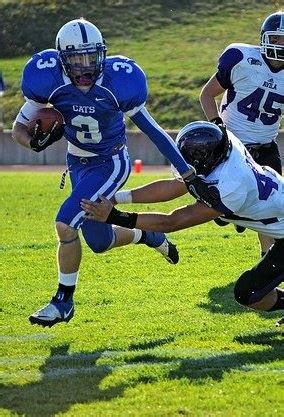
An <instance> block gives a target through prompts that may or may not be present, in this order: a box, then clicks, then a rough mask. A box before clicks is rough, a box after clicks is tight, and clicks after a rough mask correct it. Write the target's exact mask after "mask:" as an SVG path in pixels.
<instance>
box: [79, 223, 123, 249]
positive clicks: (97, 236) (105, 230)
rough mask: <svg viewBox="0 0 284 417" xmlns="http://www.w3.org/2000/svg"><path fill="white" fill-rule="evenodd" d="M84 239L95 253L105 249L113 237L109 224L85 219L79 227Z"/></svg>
mask: <svg viewBox="0 0 284 417" xmlns="http://www.w3.org/2000/svg"><path fill="white" fill-rule="evenodd" d="M81 229H82V234H83V236H84V239H85V241H86V243H87V245H88V246H89V248H91V249H92V251H93V252H95V253H102V252H105V251H107V250H108V249H109V248H110V247H111V246H112V243H113V241H114V239H115V236H114V232H113V230H112V227H111V225H108V224H105V223H98V222H94V221H86V222H84V224H83V225H82V227H81Z"/></svg>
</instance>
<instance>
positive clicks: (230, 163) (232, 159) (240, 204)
mask: <svg viewBox="0 0 284 417" xmlns="http://www.w3.org/2000/svg"><path fill="white" fill-rule="evenodd" d="M229 137H230V139H231V141H232V151H231V153H230V156H229V158H228V159H227V160H225V161H224V162H222V163H221V164H220V165H218V166H217V167H216V168H215V169H214V170H213V171H212V172H211V173H210V174H209V175H208V176H207V177H206V179H205V180H206V182H207V183H208V184H212V185H213V186H214V187H216V188H217V189H218V191H219V196H220V201H219V205H218V207H215V208H216V209H217V210H219V211H220V212H222V213H224V216H221V218H222V220H225V221H228V222H230V223H234V224H238V225H240V226H244V227H246V228H248V229H252V230H255V231H256V232H260V233H262V234H265V235H267V236H270V237H273V238H275V239H283V238H284V178H283V177H281V176H280V175H279V174H278V173H277V172H276V171H274V170H273V169H272V168H267V167H262V166H260V165H258V164H257V163H256V162H255V161H254V160H253V159H252V157H251V156H250V154H249V153H248V152H247V150H246V148H245V147H244V145H243V144H242V143H241V142H240V141H239V140H238V139H237V138H236V137H235V136H234V135H233V134H231V133H230V132H229Z"/></svg>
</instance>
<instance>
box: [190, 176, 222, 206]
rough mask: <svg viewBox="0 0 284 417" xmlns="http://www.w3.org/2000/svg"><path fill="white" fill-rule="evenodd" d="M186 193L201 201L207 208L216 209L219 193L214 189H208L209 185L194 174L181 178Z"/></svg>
mask: <svg viewBox="0 0 284 417" xmlns="http://www.w3.org/2000/svg"><path fill="white" fill-rule="evenodd" d="M183 181H184V183H185V185H186V188H187V191H188V192H189V194H191V195H192V196H193V197H194V198H196V199H197V200H199V201H202V202H203V203H204V204H206V205H207V206H208V207H212V208H216V209H217V207H218V205H219V202H220V196H219V192H218V190H217V188H216V187H212V186H211V187H209V185H208V184H207V183H206V182H205V181H204V180H203V179H202V178H201V177H200V176H199V175H196V174H191V175H189V176H188V177H186V178H183Z"/></svg>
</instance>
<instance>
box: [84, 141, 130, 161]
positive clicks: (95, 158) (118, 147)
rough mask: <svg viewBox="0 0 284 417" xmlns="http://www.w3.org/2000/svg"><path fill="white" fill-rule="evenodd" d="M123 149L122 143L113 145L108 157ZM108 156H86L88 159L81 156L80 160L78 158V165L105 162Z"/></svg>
mask: <svg viewBox="0 0 284 417" xmlns="http://www.w3.org/2000/svg"><path fill="white" fill-rule="evenodd" d="M124 147H125V144H124V143H119V144H118V145H115V146H114V147H113V148H112V150H111V155H110V156H113V155H116V154H118V153H119V152H120V151H121V150H122V149H123V148H124ZM110 156H101V155H94V156H88V157H85V156H82V157H81V158H79V162H80V164H83V165H86V164H89V163H90V162H94V161H105V160H106V159H108V158H109V157H110Z"/></svg>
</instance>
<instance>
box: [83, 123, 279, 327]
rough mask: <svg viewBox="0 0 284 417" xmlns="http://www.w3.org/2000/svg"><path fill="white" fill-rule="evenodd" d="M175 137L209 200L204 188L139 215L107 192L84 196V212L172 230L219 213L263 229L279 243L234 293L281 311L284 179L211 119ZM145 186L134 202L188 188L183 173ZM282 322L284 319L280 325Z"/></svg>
mask: <svg viewBox="0 0 284 417" xmlns="http://www.w3.org/2000/svg"><path fill="white" fill-rule="evenodd" d="M176 140H177V145H178V147H179V149H180V150H181V153H182V154H183V155H184V157H185V159H186V160H187V161H188V162H189V163H190V164H192V165H193V166H194V167H195V169H196V172H197V173H198V174H200V175H202V176H204V178H205V181H206V182H207V184H208V186H209V187H210V189H211V191H212V193H211V198H210V201H208V199H207V196H206V199H207V201H206V200H204V198H203V195H202V193H201V194H199V193H195V197H196V199H197V202H196V203H195V204H192V205H187V206H185V207H181V208H178V209H176V210H174V211H173V212H171V213H170V214H160V213H141V214H138V213H127V212H121V211H119V210H117V209H116V208H114V207H113V204H112V203H111V202H110V201H109V200H107V199H105V197H102V198H101V199H102V202H101V203H98V202H95V203H94V202H92V201H90V200H85V199H84V200H83V201H82V203H81V206H82V208H83V209H84V210H85V212H86V217H87V218H88V219H94V220H98V221H106V222H110V223H113V224H117V225H121V226H124V227H131V228H132V227H139V228H142V229H145V230H155V231H159V232H174V231H176V230H181V229H185V228H188V227H193V226H196V225H198V224H202V223H206V222H209V221H211V220H214V219H216V218H218V217H219V216H221V218H222V219H223V221H225V222H230V223H233V224H235V225H239V226H243V227H246V228H249V229H251V230H254V231H257V232H260V233H263V234H264V235H266V236H269V237H271V238H273V239H275V243H274V244H273V245H272V246H271V248H270V249H269V250H268V252H267V254H266V255H265V256H264V257H263V258H261V260H260V262H259V263H258V264H257V265H255V266H254V267H253V268H252V269H250V270H248V271H245V272H243V273H242V275H241V276H240V277H239V279H238V280H237V282H236V285H235V289H234V291H235V298H236V300H237V301H238V302H239V303H240V304H243V305H245V306H249V307H250V308H253V309H256V310H261V311H276V310H283V309H284V290H283V289H281V288H280V287H279V284H280V283H281V282H283V281H284V258H283V253H284V194H283V190H284V178H283V177H282V176H280V175H279V174H278V173H277V172H276V171H274V170H273V169H272V168H268V167H262V166H260V165H258V164H257V163H256V162H255V161H254V160H253V159H252V157H251V155H250V154H249V152H248V151H247V150H246V148H245V147H244V145H243V144H242V143H241V142H240V141H239V140H238V139H237V138H236V137H235V136H234V135H233V134H232V133H230V132H228V133H227V132H226V129H225V128H223V127H219V126H216V125H215V124H213V123H210V122H193V123H189V124H188V125H186V126H185V127H184V128H183V129H181V131H180V132H179V133H178V135H177V139H176ZM145 187H146V188H145ZM145 187H142V188H140V189H136V190H132V191H130V193H131V195H132V200H133V201H134V202H138V201H143V202H145V201H149V202H151V196H152V198H153V195H155V200H154V201H157V196H159V200H160V201H167V200H170V199H173V198H176V197H179V196H180V195H182V194H185V192H186V188H185V185H184V183H183V182H182V181H179V178H175V179H168V180H160V181H157V182H154V183H152V185H151V184H148V185H147V186H145ZM145 190H146V192H147V195H148V198H147V197H146V195H145ZM157 190H158V191H157ZM121 193H124V196H123V199H124V200H126V194H125V193H127V191H118V192H117V193H116V194H115V199H116V200H118V201H119V200H122V199H121V198H119V197H120V195H121ZM128 193H129V191H128ZM212 196H213V197H212ZM128 201H129V198H128ZM152 201H153V200H152ZM283 323H284V320H283V318H282V319H281V320H280V321H279V322H278V324H279V325H280V324H283Z"/></svg>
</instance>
